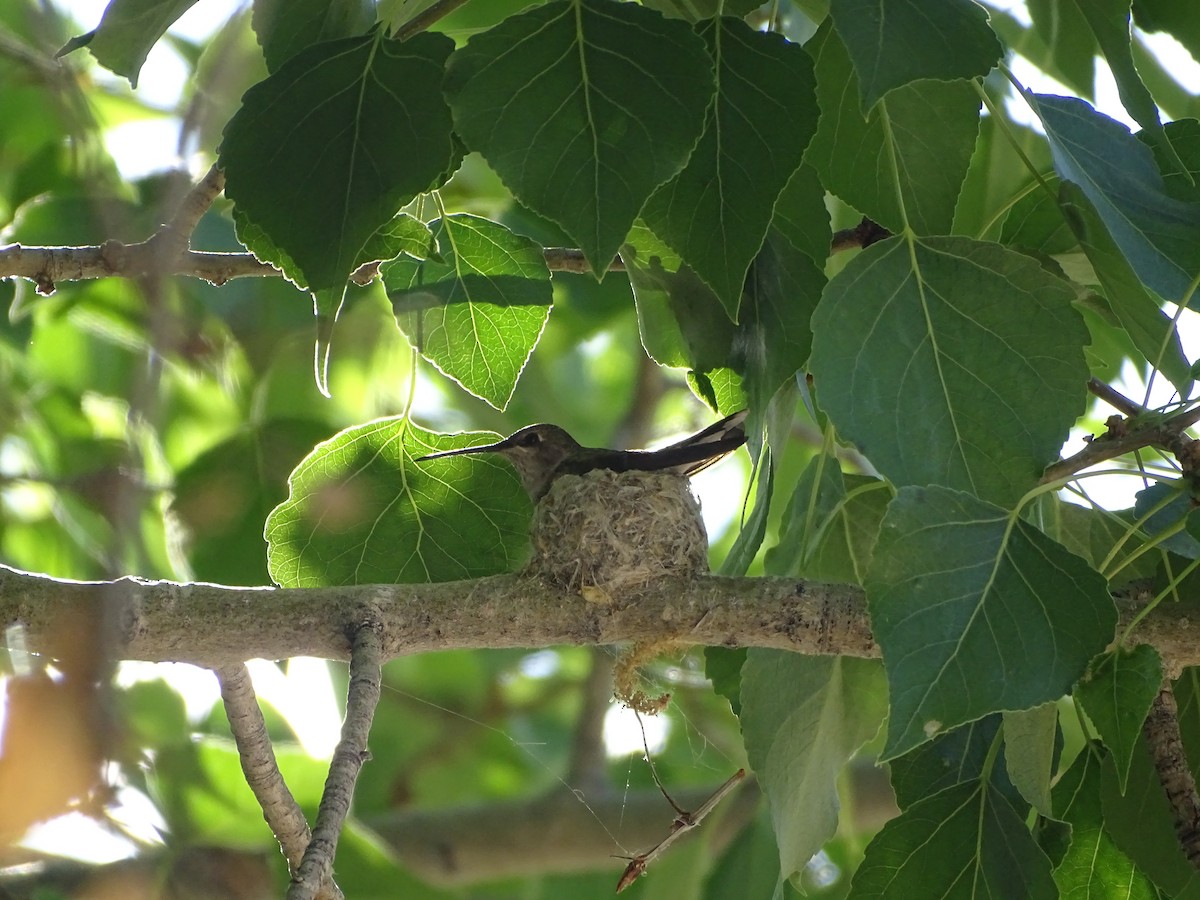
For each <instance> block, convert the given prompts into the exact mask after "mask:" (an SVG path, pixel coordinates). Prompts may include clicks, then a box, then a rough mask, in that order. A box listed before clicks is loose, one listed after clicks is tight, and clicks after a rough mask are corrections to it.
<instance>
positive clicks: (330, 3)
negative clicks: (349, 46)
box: [250, 0, 375, 72]
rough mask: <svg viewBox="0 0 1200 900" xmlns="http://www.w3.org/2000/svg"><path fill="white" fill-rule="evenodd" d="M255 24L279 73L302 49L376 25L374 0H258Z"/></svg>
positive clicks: (271, 66) (269, 65)
mask: <svg viewBox="0 0 1200 900" xmlns="http://www.w3.org/2000/svg"><path fill="white" fill-rule="evenodd" d="M250 24H251V27H253V28H254V34H255V36H256V37H257V38H258V43H259V45H260V46H261V47H262V49H263V57H264V58H265V59H266V62H267V69H268V71H271V72H275V71H277V70H278V69H279V67H280V66H282V65H283V64H284V63H285V62H287V61H288V60H289V59H291V58H292V57H293V56H295V55H296V54H297V53H299V52H300V51H301V50H303V49H305V48H306V47H309V46H311V45H313V44H318V43H320V42H321V41H336V40H338V39H339V38H346V37H355V36H357V35H361V34H364V33H365V32H366V31H367V29H368V28H370V27H371V26H372V25H374V24H375V4H374V2H372V0H289V2H287V3H286V4H285V3H284V2H282V0H255V2H254V12H253V14H252V15H251V18H250Z"/></svg>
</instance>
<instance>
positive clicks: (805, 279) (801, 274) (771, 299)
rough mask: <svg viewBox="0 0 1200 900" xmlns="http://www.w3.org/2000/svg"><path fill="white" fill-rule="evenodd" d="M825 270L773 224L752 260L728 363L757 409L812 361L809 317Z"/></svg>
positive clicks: (818, 297)
mask: <svg viewBox="0 0 1200 900" xmlns="http://www.w3.org/2000/svg"><path fill="white" fill-rule="evenodd" d="M825 283H826V281H825V273H824V272H823V271H821V268H820V266H819V265H818V264H817V263H816V262H814V260H813V259H812V257H811V256H809V255H808V254H807V253H806V252H804V250H802V249H800V248H798V247H797V246H796V245H795V244H793V243H792V242H791V241H790V240H788V239H787V237H786V236H785V235H784V234H783V233H782V232H781V231H780V230H779V229H777V228H776V227H775V226H774V225H772V226H771V228H770V230H768V231H767V239H766V241H765V243H764V244H763V246H762V249H761V250H760V251H759V252H758V255H757V256H756V257H755V258H754V262H753V263H751V265H750V271H749V272H748V273H747V275H746V291H745V294H744V295H743V299H742V310H741V316H740V319H739V321H738V324H737V325H736V326H735V328H734V329H733V339H732V340H733V346H732V359H731V360H730V364H731V365H732V366H733V368H734V369H735V370H736V371H737V372H739V373H740V374H741V375H742V383H743V387H744V388H745V390H746V394H747V395H748V396H749V398H750V405H751V406H753V407H754V408H756V409H761V408H764V407H765V406H766V404H767V403H768V402H769V401H770V399H771V398H772V397H773V396H775V392H776V391H778V390H779V388H780V386H781V385H783V384H784V383H785V382H788V381H790V380H791V379H792V378H794V377H795V375H796V373H797V372H798V371H800V369H801V367H802V366H803V365H804V364H805V362H806V361H807V360H808V357H809V353H810V351H811V348H812V329H811V328H810V327H809V321H810V320H811V319H812V314H813V311H814V310H815V309H816V308H817V303H818V301H819V300H820V299H821V291H822V290H823V289H824V287H825Z"/></svg>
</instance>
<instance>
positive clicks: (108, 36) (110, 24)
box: [55, 0, 196, 87]
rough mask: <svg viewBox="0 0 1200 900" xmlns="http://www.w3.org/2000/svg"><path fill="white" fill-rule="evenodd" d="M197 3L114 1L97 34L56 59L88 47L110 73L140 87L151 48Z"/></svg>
mask: <svg viewBox="0 0 1200 900" xmlns="http://www.w3.org/2000/svg"><path fill="white" fill-rule="evenodd" d="M195 2H196V0H111V2H110V3H109V4H108V6H107V7H106V8H105V10H104V16H103V18H101V19H100V24H99V25H98V26H97V27H96V30H95V31H89V32H88V33H87V34H84V35H80V36H79V37H75V38H71V40H70V41H69V42H67V44H66V46H64V47H63V48H62V49H61V50H59V51H58V53H56V54H55V56H63V55H65V54H67V53H70V52H72V51H73V50H78V49H79V48H80V47H87V48H88V49H89V50H91V51H92V55H93V56H95V57H96V61H97V62H98V63H100V65H102V66H104V68H106V69H108V70H109V71H112V72H116V73H117V74H118V75H124V76H125V77H126V78H128V79H129V83H130V84H131V85H132V86H133V87H137V82H138V73H139V72H141V70H142V64H143V63H144V62H145V61H146V56H147V54H149V53H150V48H151V47H153V46H154V45H155V44H156V43H158V39H159V38H161V37H162V36H163V35H164V34H166V33H167V29H168V28H170V27H171V25H172V23H174V21H175V20H176V19H178V18H179V17H180V16H182V15H183V14H184V13H185V12H187V11H188V10H189V9H190V8H191V7H192V4H193V3H195Z"/></svg>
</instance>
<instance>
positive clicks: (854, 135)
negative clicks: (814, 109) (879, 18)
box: [804, 24, 979, 234]
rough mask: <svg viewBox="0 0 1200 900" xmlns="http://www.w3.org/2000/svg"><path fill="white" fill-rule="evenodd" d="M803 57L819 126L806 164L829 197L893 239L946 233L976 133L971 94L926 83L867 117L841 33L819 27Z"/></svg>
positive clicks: (966, 88)
mask: <svg viewBox="0 0 1200 900" xmlns="http://www.w3.org/2000/svg"><path fill="white" fill-rule="evenodd" d="M806 49H808V51H809V52H810V53H812V55H813V57H814V59H815V60H816V72H817V100H818V102H819V103H820V106H821V119H820V122H819V123H818V125H817V133H816V134H815V135H814V136H813V139H812V142H811V143H810V144H809V147H808V150H807V151H806V153H805V156H804V159H805V162H807V163H808V164H809V165H811V166H812V167H813V168H814V169H816V170H817V171H818V172H819V173H820V174H821V181H822V183H823V184H824V185H825V187H827V188H828V189H829V190H830V191H831V192H833V193H834V194H837V195H838V196H839V197H841V198H842V199H843V200H845V201H846V202H847V203H849V204H850V205H851V206H853V207H854V208H855V209H857V210H859V211H860V212H862V213H864V214H866V215H868V216H870V217H871V218H872V219H873V220H874V221H876V222H878V223H879V224H880V225H883V226H885V227H886V228H889V229H891V230H892V231H900V230H902V229H903V228H905V227H906V226H907V227H910V228H912V229H913V230H914V231H916V232H917V233H918V234H939V233H941V234H944V233H946V232H948V231H949V230H950V226H951V223H952V222H953V220H954V207H955V204H956V203H957V202H958V196H959V192H960V191H961V190H962V185H963V179H964V178H965V177H966V174H967V168H968V166H970V163H971V154H972V152H973V151H974V149H975V139H976V136H977V134H978V132H979V95H978V94H976V93H975V90H974V88H972V87H971V85H969V84H964V83H961V82H958V83H953V84H946V83H943V82H936V81H921V82H918V83H916V84H911V85H907V86H905V87H903V88H899V89H898V90H896V91H895V93H893V94H890V95H889V96H888V97H887V99H886V100H885V101H884V102H883V103H881V104H879V105H878V106H876V107H874V108H873V109H871V111H870V112H869V113H868V114H867V115H866V116H865V117H864V115H863V113H862V112H861V110H860V108H859V105H858V94H857V91H856V88H855V86H856V84H857V81H856V79H855V75H854V69H853V67H852V66H851V65H850V58H849V56H848V55H847V53H846V48H845V47H844V46H843V45H842V42H841V40H840V39H839V38H838V36H837V33H836V32H835V31H833V29H832V28H830V27H829V25H828V24H826V25H824V26H822V28H821V30H820V31H819V32H818V33H817V35H816V37H814V38H813V39H812V40H811V41H810V42H809V43H808V45H807V47H806ZM898 198H899V199H898Z"/></svg>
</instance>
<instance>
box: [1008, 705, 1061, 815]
mask: <svg viewBox="0 0 1200 900" xmlns="http://www.w3.org/2000/svg"><path fill="white" fill-rule="evenodd" d="M1058 737H1059V732H1058V707H1057V706H1056V705H1055V704H1054V703H1043V704H1042V705H1041V706H1035V707H1034V708H1033V709H1020V710H1013V711H1010V712H1005V713H1004V760H1005V768H1006V769H1007V770H1008V777H1009V778H1010V779H1012V783H1013V784H1014V785H1015V786H1016V788H1017V790H1018V791H1020V793H1021V796H1022V797H1023V798H1025V800H1026V802H1028V803H1029V804H1030V805H1031V806H1032V807H1034V809H1036V810H1037V811H1038V812H1039V813H1041V814H1042V815H1043V816H1049V815H1050V814H1051V803H1050V779H1051V776H1053V775H1054V767H1055V762H1056V759H1055V756H1056V753H1055V751H1056V750H1057V749H1058V747H1057V746H1056V745H1057V741H1058Z"/></svg>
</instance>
